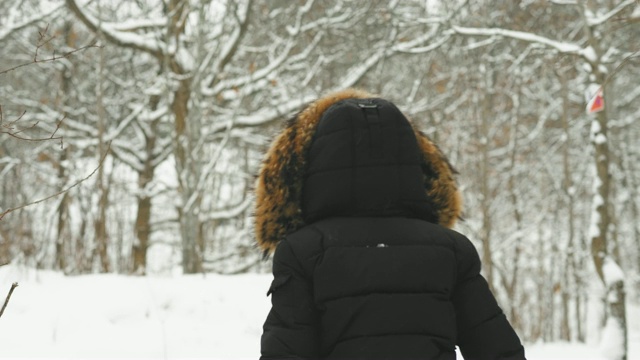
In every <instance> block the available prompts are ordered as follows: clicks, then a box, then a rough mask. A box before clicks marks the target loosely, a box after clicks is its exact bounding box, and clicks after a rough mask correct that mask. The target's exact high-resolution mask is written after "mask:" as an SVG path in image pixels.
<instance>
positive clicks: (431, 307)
mask: <svg viewBox="0 0 640 360" xmlns="http://www.w3.org/2000/svg"><path fill="white" fill-rule="evenodd" d="M454 176H455V170H454V169H453V167H452V166H451V165H450V164H449V162H448V160H447V159H446V157H445V156H444V155H443V154H442V152H441V151H440V150H439V148H438V147H437V146H436V145H435V144H434V143H433V142H432V141H431V140H430V139H429V138H428V137H427V136H425V134H423V133H422V132H420V131H418V130H417V129H416V127H415V126H414V125H412V123H411V122H409V120H408V119H407V117H405V116H404V115H403V114H402V112H400V110H398V108H397V107H396V106H395V105H394V104H393V103H391V102H389V101H387V100H384V99H382V98H377V97H374V96H372V95H371V94H368V93H366V92H364V91H360V90H354V89H348V90H344V91H340V92H335V93H332V94H329V95H327V96H325V97H322V98H320V99H318V100H317V101H314V102H312V103H311V104H310V105H308V106H307V107H306V108H305V109H304V110H302V111H301V112H299V113H298V114H297V115H295V116H294V117H293V119H291V120H290V121H289V122H288V123H287V125H286V127H285V128H284V130H283V131H282V132H281V133H280V134H279V135H278V136H277V137H276V138H275V140H274V141H273V143H272V144H271V146H270V148H269V150H268V151H267V153H266V156H265V159H264V161H263V163H262V166H261V169H260V171H259V175H258V178H257V183H256V188H255V192H256V194H255V195H256V209H255V232H256V241H257V244H258V246H259V247H260V248H261V249H262V250H264V252H265V254H272V253H273V276H274V279H273V282H272V284H271V286H270V288H269V290H268V293H267V296H268V295H271V301H272V308H271V311H270V312H269V315H268V316H267V319H266V321H265V323H264V328H263V329H264V332H263V335H262V339H261V353H262V356H261V359H294V358H295V359H358V358H361V359H373V358H377V359H380V358H387V359H405V358H411V359H455V358H456V353H455V347H456V345H457V346H458V347H459V349H460V351H461V353H462V355H463V356H464V358H465V359H467V360H470V359H524V348H523V346H522V345H521V343H520V340H519V338H518V336H517V335H516V333H515V332H514V330H513V329H512V327H511V325H510V324H509V322H508V321H507V319H506V317H505V315H504V314H503V312H502V310H501V309H500V307H499V306H498V304H497V303H496V300H495V298H494V296H493V295H492V293H491V291H490V290H489V287H488V285H487V282H486V281H485V279H484V278H483V277H482V276H481V275H480V259H479V257H478V253H477V251H476V249H475V247H474V246H473V244H472V243H471V242H470V241H469V240H468V239H467V238H466V237H464V236H463V235H461V234H459V233H457V232H455V231H453V230H451V229H450V228H451V227H452V226H453V225H454V223H455V221H456V220H457V219H458V218H459V217H460V214H461V209H462V201H461V195H460V192H459V191H458V188H457V185H456V182H455V179H454Z"/></svg>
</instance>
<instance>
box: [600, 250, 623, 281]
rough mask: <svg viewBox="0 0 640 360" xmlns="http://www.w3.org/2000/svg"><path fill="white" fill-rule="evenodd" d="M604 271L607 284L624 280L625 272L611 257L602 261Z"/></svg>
mask: <svg viewBox="0 0 640 360" xmlns="http://www.w3.org/2000/svg"><path fill="white" fill-rule="evenodd" d="M602 273H603V275H604V281H605V282H606V283H607V285H609V286H610V285H613V284H615V283H617V282H621V281H624V273H623V272H622V269H621V268H620V266H618V264H616V262H615V261H613V260H611V258H610V257H608V256H607V257H605V258H604V261H603V263H602Z"/></svg>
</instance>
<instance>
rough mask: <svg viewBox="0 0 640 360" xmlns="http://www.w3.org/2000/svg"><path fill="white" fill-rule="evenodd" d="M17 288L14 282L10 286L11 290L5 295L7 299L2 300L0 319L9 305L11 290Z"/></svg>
mask: <svg viewBox="0 0 640 360" xmlns="http://www.w3.org/2000/svg"><path fill="white" fill-rule="evenodd" d="M17 287H18V283H17V282H14V283H13V284H11V290H9V294H8V295H7V298H6V299H5V300H4V305H2V309H0V317H2V314H4V309H5V308H6V307H7V305H8V304H9V299H11V294H13V290H15V288H17Z"/></svg>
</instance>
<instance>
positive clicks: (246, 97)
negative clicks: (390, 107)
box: [0, 0, 640, 358]
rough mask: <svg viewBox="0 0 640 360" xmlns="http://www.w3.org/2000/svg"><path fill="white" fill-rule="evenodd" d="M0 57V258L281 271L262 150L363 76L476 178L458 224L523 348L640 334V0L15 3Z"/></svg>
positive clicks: (142, 269)
mask: <svg viewBox="0 0 640 360" xmlns="http://www.w3.org/2000/svg"><path fill="white" fill-rule="evenodd" d="M0 44H2V46H0V106H1V108H0V114H1V115H2V117H1V122H0V179H1V180H0V181H1V182H2V188H1V189H0V219H1V220H0V265H1V264H20V265H25V266H30V267H33V268H38V269H46V270H57V271H60V272H63V273H64V274H67V275H82V274H95V273H118V274H129V275H140V276H144V275H166V274H175V273H184V274H194V273H217V274H242V273H265V272H268V271H269V270H270V263H269V261H268V260H267V261H265V260H263V259H262V254H260V252H259V251H258V250H257V249H256V248H255V246H254V237H253V235H252V209H253V208H252V205H253V198H252V194H251V190H252V186H253V182H254V179H255V174H256V172H257V168H258V166H259V164H260V160H261V157H262V155H263V153H264V150H265V148H266V146H267V144H268V142H269V140H270V139H271V138H272V135H273V134H274V133H275V132H276V131H277V130H278V129H280V128H281V127H282V125H283V122H284V121H285V120H286V119H287V118H289V117H290V116H291V115H292V114H293V113H295V111H296V110H298V109H300V108H301V107H302V106H303V105H304V104H306V103H308V102H309V101H312V100H313V99H315V98H317V97H318V96H320V95H322V94H325V93H327V92H328V91H331V90H338V89H343V88H346V87H359V88H363V89H366V90H368V91H370V92H373V93H376V94H380V95H381V96H383V97H386V98H388V99H390V100H392V101H394V102H395V103H396V104H398V105H399V107H400V108H401V109H402V110H403V111H404V112H405V113H406V114H407V115H409V116H410V117H411V118H412V119H413V120H414V121H415V122H416V123H417V124H418V125H419V127H421V128H422V129H424V130H425V132H426V133H427V134H428V135H429V136H430V137H431V138H432V139H433V140H434V141H435V142H436V143H437V144H439V146H440V147H441V148H442V149H443V151H444V152H445V153H446V154H447V155H448V156H449V159H450V161H451V162H452V163H453V164H454V166H455V167H456V168H457V169H458V171H459V172H460V174H459V176H458V181H459V183H460V186H461V189H462V193H463V195H464V203H465V206H464V220H463V221H461V222H460V223H459V225H458V226H457V228H456V229H457V230H459V231H460V232H462V233H464V234H466V235H467V236H468V237H469V238H470V239H472V241H474V243H475V244H476V246H477V248H478V250H479V252H480V255H481V257H482V261H483V274H484V276H485V277H486V278H487V280H488V282H489V285H490V286H491V288H492V290H493V291H494V293H495V294H496V296H497V297H498V300H499V302H500V304H501V306H502V307H503V309H504V310H505V313H506V314H507V316H508V317H509V319H510V321H511V322H512V324H513V325H514V327H515V328H516V330H517V332H518V333H519V335H520V336H521V337H522V338H523V339H524V340H526V341H527V342H536V341H545V342H550V341H557V340H567V341H585V339H586V332H587V329H586V327H587V326H586V324H587V323H588V322H589V317H592V316H593V314H592V313H590V312H589V311H587V304H589V303H590V302H593V301H594V300H595V301H598V302H601V303H602V311H601V313H600V314H599V315H597V316H598V317H599V318H598V319H597V322H598V323H600V324H601V328H602V329H603V333H605V334H606V333H607V332H610V333H616V331H617V332H618V333H620V334H626V328H627V316H626V311H625V304H626V303H632V304H638V303H639V302H640V300H639V295H638V294H639V293H640V221H639V220H640V165H639V164H640V142H638V138H640V123H639V121H638V117H640V105H639V104H640V86H638V85H637V84H638V80H640V52H639V51H640V3H639V2H638V1H637V0H583V1H579V0H575V1H574V0H521V1H514V0H496V1H490V0H479V1H461V0H455V1H437V0H431V1H413V0H403V1H365V0H353V1H347V0H323V1H320V0H316V1H313V0H308V1H288V0H269V1H267V0H201V1H195V0H135V1H133V0H113V1H100V0H92V1H84V0H66V1H62V0H57V1H54V0H51V1H49V0H21V1H11V2H9V1H3V2H2V3H1V4H0ZM598 94H601V95H602V96H603V98H602V101H603V102H604V105H605V106H604V109H603V110H602V111H599V112H597V113H590V112H588V111H586V110H587V109H586V108H587V105H588V103H589V101H590V100H593V99H594V98H595V97H596V96H597V95H598ZM592 103H593V102H592ZM592 103H591V104H589V105H593V104H592ZM52 195H57V196H52ZM45 198H48V200H46V201H43V202H40V203H37V204H34V205H32V206H27V207H22V206H24V205H27V204H31V203H34V202H35V201H37V200H39V199H45ZM625 297H626V300H625ZM592 320H593V319H592ZM614 337H615V336H614ZM616 338H618V339H620V340H619V341H625V340H624V339H626V336H618V337H616ZM620 346H622V347H624V344H622V343H620ZM616 356H617V355H616ZM621 356H623V355H620V357H617V358H622V357H621Z"/></svg>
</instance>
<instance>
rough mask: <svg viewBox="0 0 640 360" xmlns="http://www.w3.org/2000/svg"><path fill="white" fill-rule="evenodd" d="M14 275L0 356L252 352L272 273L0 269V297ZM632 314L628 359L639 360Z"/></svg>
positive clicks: (551, 349) (570, 347)
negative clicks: (160, 273) (161, 273)
mask: <svg viewBox="0 0 640 360" xmlns="http://www.w3.org/2000/svg"><path fill="white" fill-rule="evenodd" d="M14 281H19V282H20V286H19V287H18V288H17V289H16V291H15V292H14V294H13V297H12V298H11V302H10V304H9V306H8V307H7V310H6V311H5V314H4V315H3V317H2V318H1V319H0V339H1V343H2V345H1V347H0V359H24V358H31V359H33V358H47V359H51V358H63V359H93V358H102V359H110V358H118V359H132V358H135V359H187V358H190V359H193V358H207V359H212V358H213V359H241V358H247V359H249V358H252V359H255V358H257V357H258V354H259V339H260V334H261V326H262V322H263V321H264V318H265V316H266V314H267V312H268V311H269V306H270V303H269V300H268V298H267V297H266V296H265V292H266V289H267V288H268V286H269V282H270V281H271V276H270V275H239V276H218V275H207V276H206V277H205V276H202V275H198V276H176V277H167V278H161V277H146V278H142V277H125V276H117V275H90V276H78V277H64V276H62V275H60V274H57V273H53V272H43V271H37V272H36V271H34V270H24V269H18V268H15V267H9V266H5V267H1V268H0V295H1V296H2V299H4V295H5V293H6V291H8V289H9V287H10V284H11V283H12V282H14ZM635 315H637V314H635ZM631 319H634V318H631V317H630V320H631ZM631 321H634V320H631ZM635 321H636V322H635V323H633V324H631V328H632V334H631V336H632V339H631V341H632V344H631V346H632V347H631V353H630V357H629V360H633V359H640V329H639V327H640V324H638V322H637V320H635ZM527 355H528V356H527V357H528V358H529V359H530V360H537V359H540V360H541V359H599V357H598V351H597V349H595V348H592V347H589V346H585V345H575V344H544V345H535V346H527Z"/></svg>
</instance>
